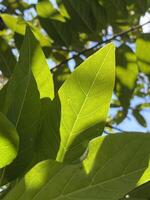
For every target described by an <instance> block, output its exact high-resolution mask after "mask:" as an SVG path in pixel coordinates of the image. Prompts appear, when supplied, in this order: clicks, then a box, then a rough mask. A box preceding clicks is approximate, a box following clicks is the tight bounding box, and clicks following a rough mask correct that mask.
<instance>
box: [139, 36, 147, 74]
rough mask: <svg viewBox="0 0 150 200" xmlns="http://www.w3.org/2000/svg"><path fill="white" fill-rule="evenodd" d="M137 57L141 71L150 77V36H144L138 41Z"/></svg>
mask: <svg viewBox="0 0 150 200" xmlns="http://www.w3.org/2000/svg"><path fill="white" fill-rule="evenodd" d="M136 45H137V47H136V55H137V60H138V65H139V68H140V71H142V72H144V73H145V74H146V75H148V76H149V77H150V57H149V48H150V35H149V34H142V35H141V36H140V37H139V38H138V39H137V41H136Z"/></svg>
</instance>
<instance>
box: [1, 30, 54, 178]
mask: <svg viewBox="0 0 150 200" xmlns="http://www.w3.org/2000/svg"><path fill="white" fill-rule="evenodd" d="M53 96H54V91H53V81H52V76H51V74H50V70H49V68H48V65H47V63H46V60H45V57H44V54H43V52H42V50H41V48H40V45H39V43H38V42H37V40H36V39H35V37H34V35H33V34H32V32H31V31H30V29H29V28H27V30H26V35H25V39H24V42H23V45H22V48H21V52H20V57H19V61H18V63H17V65H16V68H15V70H14V73H13V76H12V78H11V79H10V81H9V83H8V87H7V94H6V97H5V106H4V108H3V112H4V113H6V114H7V116H8V118H9V120H10V121H12V122H13V124H14V125H15V127H16V128H17V130H18V133H19V136H20V148H19V153H18V156H17V158H16V160H15V161H14V162H13V163H12V164H11V165H10V166H9V167H8V168H7V170H6V174H7V176H8V177H15V176H17V175H19V174H20V173H22V172H23V171H24V169H25V168H26V167H27V165H28V164H29V162H30V160H32V156H33V153H34V145H35V139H36V135H37V131H38V130H37V129H38V120H39V117H40V98H41V99H42V98H45V97H49V98H53ZM12 172H13V173H12Z"/></svg>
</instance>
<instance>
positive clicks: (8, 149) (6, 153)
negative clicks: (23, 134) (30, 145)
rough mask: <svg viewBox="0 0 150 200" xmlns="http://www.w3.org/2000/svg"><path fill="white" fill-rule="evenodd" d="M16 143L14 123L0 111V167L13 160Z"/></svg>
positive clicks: (16, 134) (16, 148)
mask: <svg viewBox="0 0 150 200" xmlns="http://www.w3.org/2000/svg"><path fill="white" fill-rule="evenodd" d="M18 145H19V137H18V133H17V131H16V129H15V127H14V125H13V124H12V123H11V122H10V121H9V120H8V119H7V118H6V117H5V116H4V115H3V114H2V113H0V168H2V167H5V166H6V165H8V164H10V163H11V162H12V161H13V160H14V158H15V157H16V155H17V151H18Z"/></svg>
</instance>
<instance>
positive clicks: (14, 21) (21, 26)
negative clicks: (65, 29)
mask: <svg viewBox="0 0 150 200" xmlns="http://www.w3.org/2000/svg"><path fill="white" fill-rule="evenodd" d="M0 16H1V17H2V19H3V21H4V23H5V24H6V26H7V27H8V28H9V29H11V30H12V31H14V32H16V33H18V34H20V35H25V31H26V24H27V23H26V21H25V20H24V19H23V18H21V17H20V16H19V17H18V16H15V15H9V14H1V15H0ZM28 25H30V28H31V29H32V31H33V33H34V35H35V37H36V38H37V40H38V41H39V42H40V44H41V46H51V43H52V40H51V39H50V38H48V37H47V36H46V35H45V34H43V33H41V30H40V29H39V28H37V27H35V26H33V25H32V24H31V23H30V22H28Z"/></svg>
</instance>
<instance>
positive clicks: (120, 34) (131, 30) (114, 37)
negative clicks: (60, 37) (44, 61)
mask: <svg viewBox="0 0 150 200" xmlns="http://www.w3.org/2000/svg"><path fill="white" fill-rule="evenodd" d="M149 23H150V21H148V22H145V23H143V24H141V25H137V26H134V27H132V28H130V29H128V30H126V31H122V32H121V33H118V34H115V35H113V36H112V37H111V38H109V39H107V40H105V41H101V42H98V43H97V44H96V45H94V46H93V47H90V48H87V49H84V50H83V51H80V52H79V53H77V54H75V55H73V56H72V57H70V58H68V59H66V60H64V61H62V62H61V63H59V64H58V65H56V66H55V67H54V68H52V69H51V71H52V72H53V71H54V70H55V69H56V68H59V67H61V65H63V64H66V63H67V62H68V61H70V60H72V59H75V58H77V57H79V56H80V55H82V54H84V53H86V52H88V51H91V50H94V49H96V48H98V47H100V46H101V45H103V44H107V43H109V42H111V41H112V40H114V39H116V38H117V37H122V36H124V35H126V34H128V33H130V32H133V31H135V30H137V29H140V28H142V27H143V26H145V25H147V24H149Z"/></svg>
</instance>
